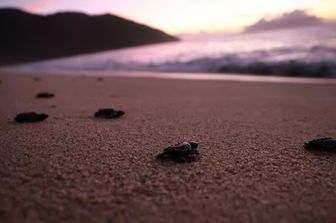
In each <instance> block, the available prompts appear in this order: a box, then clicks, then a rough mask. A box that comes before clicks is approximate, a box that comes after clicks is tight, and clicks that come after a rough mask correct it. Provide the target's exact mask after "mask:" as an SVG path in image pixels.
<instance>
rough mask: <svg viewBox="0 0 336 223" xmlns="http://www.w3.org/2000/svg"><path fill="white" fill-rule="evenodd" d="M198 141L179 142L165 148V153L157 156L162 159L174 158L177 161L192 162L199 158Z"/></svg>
mask: <svg viewBox="0 0 336 223" xmlns="http://www.w3.org/2000/svg"><path fill="white" fill-rule="evenodd" d="M197 146H198V143H196V142H179V143H177V144H175V145H172V146H169V147H167V148H165V149H164V150H163V153H161V154H159V155H158V156H157V158H158V159H160V160H173V161H175V162H180V163H181V162H182V163H183V162H192V161H196V160H197V159H199V152H198V150H197Z"/></svg>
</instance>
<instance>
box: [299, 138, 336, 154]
mask: <svg viewBox="0 0 336 223" xmlns="http://www.w3.org/2000/svg"><path fill="white" fill-rule="evenodd" d="M304 147H305V149H307V150H314V151H336V139H333V138H331V137H328V138H320V139H315V140H311V141H309V142H308V143H305V144H304Z"/></svg>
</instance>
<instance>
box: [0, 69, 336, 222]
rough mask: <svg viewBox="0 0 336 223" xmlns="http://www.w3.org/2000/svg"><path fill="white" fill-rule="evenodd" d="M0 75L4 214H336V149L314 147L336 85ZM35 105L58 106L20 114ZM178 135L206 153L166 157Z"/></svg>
mask: <svg viewBox="0 0 336 223" xmlns="http://www.w3.org/2000/svg"><path fill="white" fill-rule="evenodd" d="M34 77H40V78H41V79H40V80H39V81H36V80H34ZM0 80H1V83H0V103H1V106H0V197H1V201H0V222H106V223H107V222H118V223H123V222H255V223H263V222H265V223H268V222H293V223H294V222H296V223H297V222H330V223H332V222H336V189H335V186H336V177H335V176H336V153H326V152H320V153H312V152H309V151H306V150H305V149H304V148H303V145H304V143H305V142H307V141H309V140H312V139H315V138H320V137H328V136H329V137H336V85H335V84H323V83H263V82H241V81H228V80H176V79H155V78H125V77H103V78H102V79H100V80H98V79H97V77H87V76H66V75H59V76H54V75H29V74H25V75H19V74H0ZM43 91H48V92H52V93H54V94H55V98H51V99H37V98H35V95H36V94H37V93H39V92H43ZM105 107H107V108H108V107H112V108H116V109H120V110H123V111H125V112H126V114H125V115H124V116H123V117H121V118H119V119H116V120H97V119H95V118H94V117H93V115H94V113H95V112H96V111H97V110H98V109H99V108H105ZM29 111H35V112H43V113H47V114H48V115H49V117H48V118H47V119H46V120H45V121H43V122H40V123H31V124H18V123H15V122H14V121H13V119H14V117H15V115H16V114H18V113H20V112H29ZM179 141H196V142H198V143H199V151H200V154H201V158H200V160H199V161H196V162H193V163H183V164H179V163H177V164H175V163H160V162H158V161H157V160H156V158H155V157H156V155H157V154H159V153H161V152H162V150H163V149H164V148H166V147H167V146H169V145H171V144H174V143H177V142H179Z"/></svg>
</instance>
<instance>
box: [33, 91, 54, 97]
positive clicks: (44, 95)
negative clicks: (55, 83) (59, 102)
mask: <svg viewBox="0 0 336 223" xmlns="http://www.w3.org/2000/svg"><path fill="white" fill-rule="evenodd" d="M54 96H55V95H54V94H53V93H49V92H41V93H38V94H37V95H36V97H37V98H53V97H54Z"/></svg>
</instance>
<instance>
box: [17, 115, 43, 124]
mask: <svg viewBox="0 0 336 223" xmlns="http://www.w3.org/2000/svg"><path fill="white" fill-rule="evenodd" d="M46 118H48V115H46V114H43V113H42V114H37V113H35V112H25V113H20V114H18V115H16V117H15V119H14V120H15V121H16V122H18V123H29V122H41V121H43V120H44V119H46Z"/></svg>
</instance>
